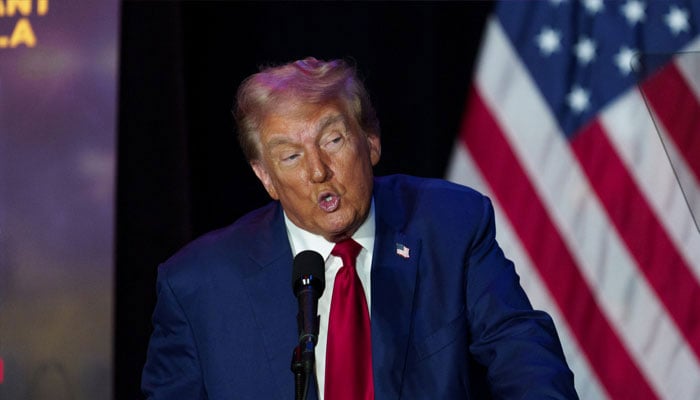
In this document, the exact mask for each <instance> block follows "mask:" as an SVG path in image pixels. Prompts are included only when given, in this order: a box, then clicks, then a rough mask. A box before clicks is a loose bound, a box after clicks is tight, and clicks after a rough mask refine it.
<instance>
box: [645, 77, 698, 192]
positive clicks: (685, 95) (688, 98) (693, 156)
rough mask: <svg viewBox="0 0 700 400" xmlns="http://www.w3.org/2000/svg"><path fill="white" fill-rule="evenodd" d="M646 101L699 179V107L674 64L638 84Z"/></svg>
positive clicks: (696, 179) (696, 178) (693, 94)
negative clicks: (640, 84)
mask: <svg viewBox="0 0 700 400" xmlns="http://www.w3.org/2000/svg"><path fill="white" fill-rule="evenodd" d="M642 90H643V91H644V94H645V96H646V99H647V101H648V102H649V104H650V105H651V107H652V108H653V109H654V112H655V114H656V115H657V116H658V118H659V120H660V122H661V123H662V124H663V126H664V128H665V130H666V132H668V133H669V137H670V138H671V139H672V140H673V142H674V143H675V146H676V148H677V149H678V150H679V152H680V154H681V155H682V156H683V160H684V161H685V162H686V163H687V165H688V166H689V167H690V170H691V171H692V172H693V174H694V176H695V181H696V182H697V181H698V179H699V178H700V134H699V132H700V113H698V111H700V104H699V103H698V99H697V97H696V96H695V93H693V91H692V90H691V88H690V87H689V86H688V82H686V80H685V78H684V77H683V75H682V74H681V72H680V71H679V70H678V68H677V67H676V65H675V64H674V63H670V64H667V65H666V66H665V67H664V68H663V69H662V70H660V71H659V72H658V73H656V74H654V75H653V76H652V77H650V78H649V79H648V80H646V81H645V82H644V83H643V84H642Z"/></svg>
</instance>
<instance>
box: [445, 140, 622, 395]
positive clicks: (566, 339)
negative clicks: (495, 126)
mask: <svg viewBox="0 0 700 400" xmlns="http://www.w3.org/2000/svg"><path fill="white" fill-rule="evenodd" d="M447 179H449V180H451V181H453V182H456V183H460V184H463V185H467V186H471V187H473V188H475V189H477V190H479V191H480V192H482V193H483V194H485V195H487V196H489V197H490V198H491V200H492V202H493V207H494V211H495V213H496V232H497V240H498V243H499V245H500V246H501V248H502V249H503V252H504V253H505V254H506V256H507V257H508V258H509V259H511V260H512V261H513V262H514V264H515V269H516V271H517V272H518V275H520V284H521V286H522V287H523V289H524V290H525V292H526V293H527V295H528V297H529V298H530V302H531V303H532V305H533V307H534V308H536V309H540V310H545V311H547V313H549V315H550V316H551V317H552V319H553V320H554V323H555V325H556V327H557V332H558V333H559V337H560V339H561V345H562V348H563V350H564V356H565V357H566V361H567V363H568V364H569V367H570V368H571V370H572V371H574V385H575V386H576V391H577V392H578V395H579V397H580V398H581V399H583V400H586V399H591V400H605V399H607V398H608V395H607V394H606V393H605V391H604V389H603V387H602V386H601V384H600V382H599V381H598V378H597V377H596V376H595V374H594V373H592V368H591V366H590V364H589V363H588V359H587V358H586V357H585V356H584V355H583V353H582V351H581V349H580V348H579V347H578V343H577V341H576V340H575V337H574V335H573V334H572V332H571V330H570V328H569V326H568V324H567V322H566V319H565V318H563V317H562V316H561V312H560V310H559V308H558V307H557V305H556V302H554V300H553V299H552V297H551V294H550V293H549V290H548V288H547V287H546V285H544V284H543V283H542V282H541V278H540V276H539V274H538V273H537V271H536V269H535V268H534V267H533V265H532V261H531V260H530V258H529V257H528V256H527V253H526V252H525V251H524V250H523V248H522V245H521V243H520V241H519V239H518V237H517V235H516V234H515V233H514V232H513V228H512V227H511V225H510V223H509V222H508V219H507V218H505V213H504V212H503V211H502V210H501V208H500V205H499V204H498V202H497V201H496V198H495V196H493V194H492V193H491V190H490V188H489V187H488V185H487V184H486V183H485V182H484V180H483V178H482V177H481V174H480V173H479V170H478V167H477V165H476V164H475V163H474V161H473V160H472V158H471V156H470V155H469V154H468V152H467V151H466V149H465V148H464V146H462V145H461V143H459V142H457V143H456V144H455V146H454V150H453V153H452V157H451V158H450V164H449V167H448V172H447Z"/></svg>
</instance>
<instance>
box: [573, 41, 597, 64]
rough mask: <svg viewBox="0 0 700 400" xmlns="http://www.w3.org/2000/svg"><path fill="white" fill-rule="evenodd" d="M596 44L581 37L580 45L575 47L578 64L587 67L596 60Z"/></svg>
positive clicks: (577, 44)
mask: <svg viewBox="0 0 700 400" xmlns="http://www.w3.org/2000/svg"><path fill="white" fill-rule="evenodd" d="M595 50H596V45H595V42H594V41H593V40H592V39H590V38H587V37H581V38H580V39H579V40H578V43H576V45H575V46H574V53H576V58H578V62H579V63H581V64H583V65H586V64H588V63H590V62H591V61H593V60H594V59H595Z"/></svg>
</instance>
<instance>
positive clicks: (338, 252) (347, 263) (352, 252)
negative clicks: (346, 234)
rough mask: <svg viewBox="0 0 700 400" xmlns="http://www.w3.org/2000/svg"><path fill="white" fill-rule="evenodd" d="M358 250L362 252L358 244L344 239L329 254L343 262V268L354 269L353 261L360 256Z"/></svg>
mask: <svg viewBox="0 0 700 400" xmlns="http://www.w3.org/2000/svg"><path fill="white" fill-rule="evenodd" d="M360 250H362V246H361V245H360V244H359V243H357V242H356V241H354V240H352V239H345V240H341V241H340V242H338V243H336V244H335V247H333V250H331V254H333V255H334V256H336V257H340V259H341V260H343V266H344V267H352V268H355V260H356V259H357V255H358V254H360Z"/></svg>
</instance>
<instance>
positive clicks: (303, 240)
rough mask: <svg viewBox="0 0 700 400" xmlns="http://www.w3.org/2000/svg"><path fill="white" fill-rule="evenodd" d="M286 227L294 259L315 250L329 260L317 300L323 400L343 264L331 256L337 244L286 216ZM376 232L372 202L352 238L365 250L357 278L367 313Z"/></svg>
mask: <svg viewBox="0 0 700 400" xmlns="http://www.w3.org/2000/svg"><path fill="white" fill-rule="evenodd" d="M284 223H285V225H286V227H287V237H288V238H289V244H290V245H291V247H292V253H293V254H294V256H295V257H296V255H297V254H299V253H301V252H302V251H304V250H313V251H315V252H317V253H319V254H321V257H323V259H324V260H326V289H325V290H324V291H323V294H322V295H321V298H320V299H319V300H318V314H319V316H320V317H321V318H320V324H319V333H318V343H317V344H316V351H315V358H316V381H317V382H318V393H319V400H323V397H324V396H323V391H324V382H325V371H326V342H327V339H328V336H327V332H328V316H329V314H330V310H331V300H332V297H333V283H334V282H335V275H336V274H337V273H338V270H339V269H340V267H342V261H341V260H340V257H336V256H333V255H331V250H333V246H335V243H332V242H329V241H327V240H326V239H324V238H323V237H322V236H319V235H314V234H313V233H309V232H307V231H305V230H303V229H301V228H299V227H298V226H296V225H294V223H293V222H292V221H290V220H289V218H287V214H286V213H285V214H284ZM374 232H375V224H374V199H373V200H372V204H371V206H370V210H369V215H368V216H367V219H366V220H365V222H363V223H362V225H360V228H359V229H358V230H357V232H355V234H354V235H352V238H353V240H355V241H356V242H357V243H359V244H360V245H361V246H362V250H360V254H358V256H357V261H356V263H355V268H356V269H357V275H358V276H359V277H360V282H362V288H363V289H364V292H365V298H366V299H367V307H368V308H369V310H368V311H370V312H371V310H372V307H371V304H372V303H371V293H372V291H371V282H370V273H371V269H372V252H373V250H374ZM370 318H371V314H370Z"/></svg>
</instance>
